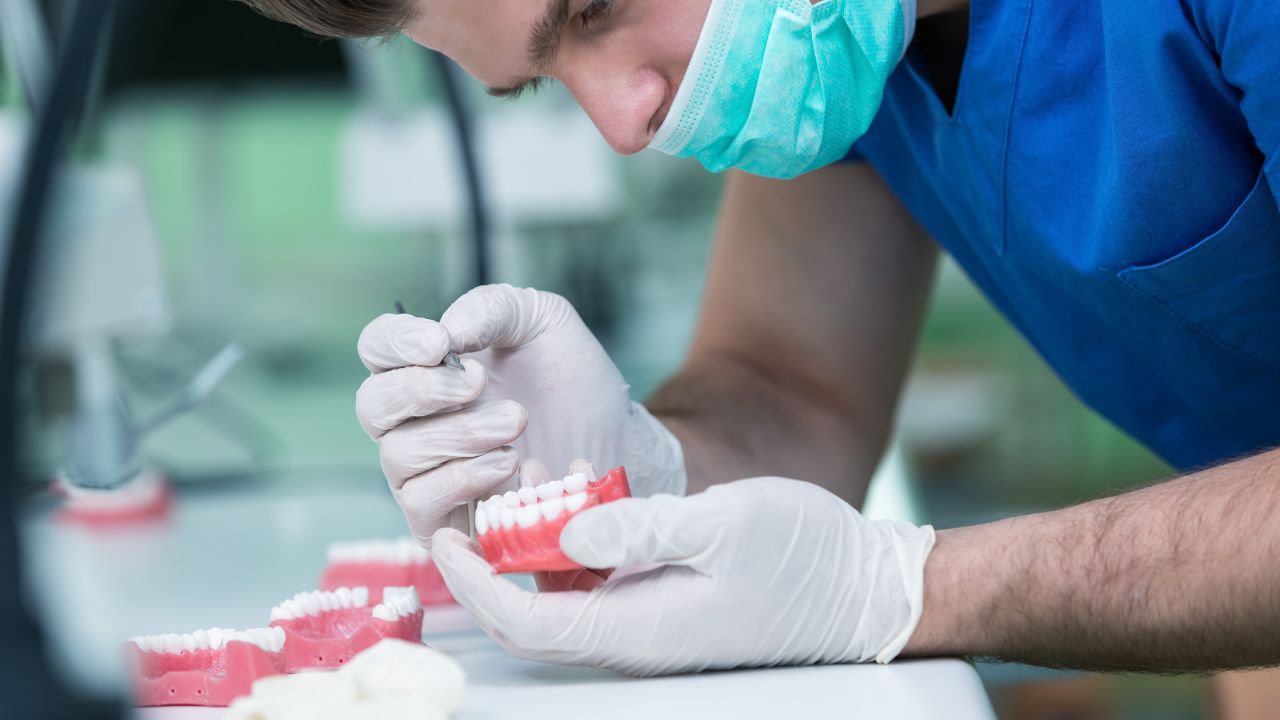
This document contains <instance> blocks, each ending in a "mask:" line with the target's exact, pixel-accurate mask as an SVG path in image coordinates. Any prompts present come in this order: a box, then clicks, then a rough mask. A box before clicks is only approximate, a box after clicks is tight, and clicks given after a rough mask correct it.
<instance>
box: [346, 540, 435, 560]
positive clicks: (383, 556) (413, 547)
mask: <svg viewBox="0 0 1280 720" xmlns="http://www.w3.org/2000/svg"><path fill="white" fill-rule="evenodd" d="M327 555H328V559H329V562H331V563H334V562H349V563H367V562H382V563H388V564H395V565H408V564H411V563H425V562H427V561H429V560H430V559H431V553H430V552H429V551H428V550H427V549H426V548H424V547H422V546H421V545H419V544H418V543H417V541H415V540H414V539H413V538H411V537H408V536H403V537H399V538H396V539H394V540H383V539H375V540H355V541H352V542H337V543H333V544H331V545H330V546H329V549H328V553H327Z"/></svg>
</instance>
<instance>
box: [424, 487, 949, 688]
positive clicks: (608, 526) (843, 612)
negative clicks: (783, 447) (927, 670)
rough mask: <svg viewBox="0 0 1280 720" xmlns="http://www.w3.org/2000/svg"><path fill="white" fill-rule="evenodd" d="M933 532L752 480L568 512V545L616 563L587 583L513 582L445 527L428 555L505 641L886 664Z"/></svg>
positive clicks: (537, 654)
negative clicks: (532, 588) (540, 588)
mask: <svg viewBox="0 0 1280 720" xmlns="http://www.w3.org/2000/svg"><path fill="white" fill-rule="evenodd" d="M933 543H934V533H933V528H931V527H927V526H926V527H923V528H920V527H916V526H914V525H909V524H907V523H900V522H893V521H888V520H867V519H866V518H863V517H862V516H861V515H859V514H858V513H857V511H855V510H854V509H853V508H852V507H850V506H849V505H848V504H847V503H845V502H844V501H842V500H840V499H839V498H837V497H836V496H835V495H832V494H831V493H829V492H827V491H826V490H823V489H822V488H819V487H818V486H816V485H811V484H808V483H802V482H797V481H794V480H783V479H780V478H756V479H752V480H741V481H738V482H735V483H730V484H727V485H717V486H713V487H712V488H711V489H709V490H707V491H706V492H704V493H700V494H697V495H691V496H689V497H686V498H677V497H671V496H662V495H660V496H656V497H651V498H647V499H642V500H640V499H637V500H619V501H617V502H612V503H608V504H606V505H602V506H600V507H597V508H592V509H590V510H586V511H583V512H582V513H581V514H579V515H578V516H576V517H574V518H573V519H571V520H570V521H569V523H568V525H566V526H565V529H564V531H563V533H561V535H560V546H561V548H562V549H563V550H564V552H565V554H567V555H568V556H569V557H570V558H573V559H574V560H575V561H577V562H579V563H582V564H583V565H585V566H587V567H592V568H610V567H617V568H619V569H620V570H619V572H615V573H614V574H613V575H612V576H610V577H609V579H608V580H605V581H604V582H603V584H601V585H599V586H598V587H596V588H594V589H592V590H590V591H581V590H578V591H569V592H558V593H531V592H527V591H525V590H522V589H521V588H519V587H517V586H516V585H514V584H513V583H511V582H510V581H509V580H507V579H505V578H503V577H501V576H498V575H495V574H494V572H493V569H492V568H491V567H490V566H489V565H488V564H487V563H486V562H485V561H484V560H483V559H482V558H481V557H480V556H479V555H477V554H476V553H475V552H474V550H473V546H472V545H471V543H470V541H469V540H468V539H467V538H466V537H465V536H464V535H462V534H460V533H458V532H455V531H453V530H449V529H444V530H441V531H439V532H437V533H436V535H435V538H434V552H433V557H434V559H435V562H436V565H437V566H438V567H439V568H440V572H441V574H443V575H444V580H445V582H446V583H447V584H448V585H449V590H450V591H451V592H452V593H453V596H454V597H455V598H457V599H458V602H460V603H462V605H463V606H465V607H466V608H467V610H469V611H470V612H471V614H472V615H473V616H474V617H475V618H476V620H477V621H478V622H479V623H480V625H481V626H482V627H483V628H484V629H485V630H486V631H487V632H488V633H489V634H490V635H492V636H493V637H494V638H495V639H496V640H497V641H498V642H499V643H501V644H502V645H503V646H504V647H506V648H507V650H509V651H510V652H511V653H512V654H513V655H516V656H518V657H522V658H526V659H532V660H543V661H547V662H556V663H564V664H572V665H599V666H602V667H606V668H611V669H614V670H618V671H621V672H625V673H628V674H633V675H658V674H666V673H675V672H692V671H699V670H705V669H715V668H731V667H743V666H767V665H800V664H813V663H840V662H867V661H871V660H875V661H877V662H882V663H883V662H889V661H890V660H892V659H893V658H894V657H896V656H897V654H898V653H899V652H901V651H902V648H903V647H904V646H905V645H906V643H907V640H908V639H909V638H910V637H911V634H912V632H914V631H915V627H916V623H917V622H919V620H920V613H921V610H922V606H923V602H924V601H923V583H924V565H925V560H926V558H927V557H928V555H929V552H930V550H931V549H932V548H933Z"/></svg>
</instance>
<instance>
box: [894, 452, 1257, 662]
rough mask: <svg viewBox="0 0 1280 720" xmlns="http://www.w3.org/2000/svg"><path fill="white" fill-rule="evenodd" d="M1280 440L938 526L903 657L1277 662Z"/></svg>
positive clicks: (1070, 660) (1080, 660)
mask: <svg viewBox="0 0 1280 720" xmlns="http://www.w3.org/2000/svg"><path fill="white" fill-rule="evenodd" d="M1277 511H1280V451H1273V452H1270V453H1265V454H1262V455H1258V456H1255V457H1252V458H1249V459H1246V460H1242V461H1238V462H1235V463H1231V464H1228V465H1224V466H1221V467H1218V468H1214V469H1212V470H1208V471H1205V472H1201V473H1198V474H1195V475H1191V476H1188V477H1185V478H1182V479H1179V480H1175V481H1172V482H1168V483H1164V484H1162V485H1158V486H1154V487H1151V488H1147V489H1144V490H1141V491H1137V492H1133V493H1129V494H1126V495H1120V496H1117V497H1113V498H1107V499H1103V500H1097V501H1094V502H1090V503H1086V504H1083V505H1079V506H1076V507H1072V508H1068V509H1066V510H1061V511H1057V512H1051V513H1044V514H1039V515H1029V516H1025V517H1019V518H1013V519H1010V520H1005V521H1001V522H997V523H991V524H988V525H981V526H976V527H972V528H964V529H959V530H954V531H948V532H944V533H941V534H940V535H939V539H938V544H937V547H936V548H935V550H934V552H933V555H932V556H931V557H930V559H929V564H928V566H927V568H926V573H925V610H924V615H923V617H922V618H921V623H920V626H919V628H918V629H917V631H916V634H915V636H914V637H913V638H912V640H911V642H910V643H909V645H908V647H907V654H910V655H974V656H989V657H997V658H1002V659H1007V660H1016V661H1023V662H1031V663H1035V664H1040V665H1049V666H1057V667H1072V668H1083V669H1099V670H1136V671H1154V672H1181V671H1191V672H1195V671H1211V670H1220V669H1228V668H1241V667H1250V666H1261V665H1272V664H1280V635H1277V631H1276V628H1278V627H1280V562H1278V561H1277V558H1278V557H1280V521H1278V520H1277Z"/></svg>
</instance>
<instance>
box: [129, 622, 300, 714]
mask: <svg viewBox="0 0 1280 720" xmlns="http://www.w3.org/2000/svg"><path fill="white" fill-rule="evenodd" d="M215 633H216V634H217V637H218V638H219V639H218V640H215V641H214V642H213V643H209V642H207V638H208V637H209V636H210V635H212V634H215ZM251 634H252V635H253V637H254V640H253V641H250V640H247V639H245V640H241V639H234V638H236V637H245V636H248V635H251ZM195 635H200V636H202V637H204V638H206V642H205V643H204V644H205V647H194V646H192V647H181V648H179V647H176V645H178V644H180V643H181V640H179V639H178V638H191V637H193V636H194V635H191V636H178V635H169V636H164V635H156V636H150V637H145V638H134V639H132V640H131V641H130V642H129V643H128V644H127V651H128V654H129V656H130V657H129V660H130V662H131V663H132V665H133V667H134V668H135V676H134V693H135V696H136V703H137V705H139V706H142V707H154V706H161V705H203V706H208V707H226V706H227V705H230V704H231V701H233V700H235V699H236V698H238V697H242V696H245V695H248V694H249V692H250V690H251V689H252V687H253V683H254V682H255V681H256V680H258V679H259V678H264V677H267V676H270V675H280V674H282V673H284V671H285V658H284V650H283V645H284V641H285V639H284V635H283V634H282V633H279V632H278V631H272V630H269V629H266V628H262V629H259V630H250V631H245V632H242V633H237V632H236V631H234V630H212V631H209V630H201V631H198V632H197V633H195ZM224 636H225V637H226V638H231V639H226V640H224V639H223V637H224ZM166 639H173V640H174V643H172V644H171V645H170V646H169V647H165V646H164V643H165V640H166ZM188 645H190V643H188Z"/></svg>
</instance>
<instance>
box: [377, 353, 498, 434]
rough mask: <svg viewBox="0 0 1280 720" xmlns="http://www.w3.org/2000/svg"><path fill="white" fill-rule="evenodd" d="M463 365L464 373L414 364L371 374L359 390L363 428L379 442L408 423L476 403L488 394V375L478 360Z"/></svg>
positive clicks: (467, 361)
mask: <svg viewBox="0 0 1280 720" xmlns="http://www.w3.org/2000/svg"><path fill="white" fill-rule="evenodd" d="M462 366H463V371H462V372H459V371H458V370H457V369H456V368H451V367H445V366H443V365H437V366H435V367H421V366H418V365H411V366H409V367H403V368H397V369H395V370H389V371H387V372H382V373H377V374H375V375H370V376H369V377H368V378H366V379H365V381H364V382H363V383H362V384H361V385H360V389H359V390H358V391H356V417H357V418H358V419H359V420H360V426H361V427H363V428H364V431H365V432H366V433H368V435H369V437H371V438H373V439H374V440H377V439H378V438H380V437H382V435H383V434H384V433H386V432H387V431H388V430H391V429H392V428H394V427H396V426H397V425H400V424H401V423H403V422H405V421H406V420H412V419H414V418H420V417H426V416H428V415H432V414H435V413H438V412H440V411H442V410H447V409H448V408H451V407H455V406H458V405H464V404H466V403H469V402H472V401H474V400H475V399H476V398H478V397H480V393H482V392H484V387H485V382H486V380H487V379H488V373H487V372H486V371H485V368H484V366H483V365H481V364H480V363H478V362H475V361H474V360H463V361H462Z"/></svg>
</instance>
